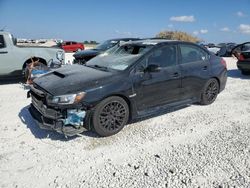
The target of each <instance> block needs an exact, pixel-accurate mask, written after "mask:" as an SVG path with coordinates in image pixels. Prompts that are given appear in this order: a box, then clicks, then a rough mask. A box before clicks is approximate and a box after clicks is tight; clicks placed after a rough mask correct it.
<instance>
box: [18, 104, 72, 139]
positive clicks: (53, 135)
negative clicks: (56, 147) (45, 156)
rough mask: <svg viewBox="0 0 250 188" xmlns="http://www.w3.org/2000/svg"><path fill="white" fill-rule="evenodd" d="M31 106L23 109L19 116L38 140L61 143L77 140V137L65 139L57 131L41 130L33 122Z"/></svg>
mask: <svg viewBox="0 0 250 188" xmlns="http://www.w3.org/2000/svg"><path fill="white" fill-rule="evenodd" d="M29 106H30V105H28V106H26V107H24V108H22V109H21V111H20V112H19V114H18V116H19V118H20V119H21V121H22V122H23V124H25V125H26V126H27V128H28V129H30V131H31V133H32V134H33V135H34V136H35V137H36V138H38V139H48V138H49V139H51V140H60V141H69V140H72V139H74V138H76V137H77V136H74V137H65V136H64V135H62V134H59V133H57V132H55V131H50V130H45V129H41V128H40V127H39V126H38V125H37V124H36V122H35V121H34V120H33V117H32V116H31V114H30V112H29Z"/></svg>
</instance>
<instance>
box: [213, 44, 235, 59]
mask: <svg viewBox="0 0 250 188" xmlns="http://www.w3.org/2000/svg"><path fill="white" fill-rule="evenodd" d="M217 46H218V47H219V48H220V50H219V51H218V52H217V53H216V55H218V56H220V57H231V56H232V54H231V51H232V49H233V48H234V47H235V46H237V44H236V43H220V44H218V45H217Z"/></svg>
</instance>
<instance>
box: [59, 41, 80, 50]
mask: <svg viewBox="0 0 250 188" xmlns="http://www.w3.org/2000/svg"><path fill="white" fill-rule="evenodd" d="M62 49H64V51H65V52H76V51H79V50H84V45H83V44H82V43H78V42H74V41H65V42H63V43H62Z"/></svg>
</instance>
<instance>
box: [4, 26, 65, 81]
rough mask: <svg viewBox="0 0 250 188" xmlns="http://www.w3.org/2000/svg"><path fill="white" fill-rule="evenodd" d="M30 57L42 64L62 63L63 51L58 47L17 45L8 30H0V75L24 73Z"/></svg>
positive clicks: (19, 74)
mask: <svg viewBox="0 0 250 188" xmlns="http://www.w3.org/2000/svg"><path fill="white" fill-rule="evenodd" d="M31 57H34V58H38V59H39V60H40V62H41V63H42V64H44V65H49V63H52V62H57V63H56V64H57V65H58V64H63V63H64V51H63V50H62V49H60V48H48V47H38V46H36V47H31V46H29V47H28V46H17V45H16V39H15V38H14V37H13V36H12V35H11V34H10V33H8V32H4V31H0V77H6V76H15V77H16V76H21V75H22V73H23V74H25V72H26V68H27V66H28V64H30V63H31V62H32V61H31Z"/></svg>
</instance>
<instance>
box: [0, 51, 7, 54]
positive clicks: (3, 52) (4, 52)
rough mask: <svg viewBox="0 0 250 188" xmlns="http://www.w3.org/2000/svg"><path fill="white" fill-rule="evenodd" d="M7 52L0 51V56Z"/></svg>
mask: <svg viewBox="0 0 250 188" xmlns="http://www.w3.org/2000/svg"><path fill="white" fill-rule="evenodd" d="M7 53H8V52H7V51H0V54H7Z"/></svg>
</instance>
